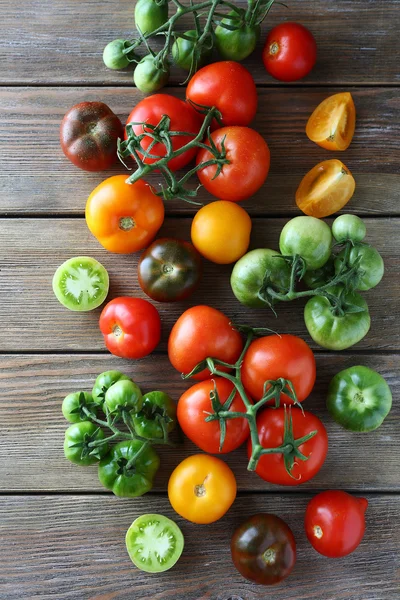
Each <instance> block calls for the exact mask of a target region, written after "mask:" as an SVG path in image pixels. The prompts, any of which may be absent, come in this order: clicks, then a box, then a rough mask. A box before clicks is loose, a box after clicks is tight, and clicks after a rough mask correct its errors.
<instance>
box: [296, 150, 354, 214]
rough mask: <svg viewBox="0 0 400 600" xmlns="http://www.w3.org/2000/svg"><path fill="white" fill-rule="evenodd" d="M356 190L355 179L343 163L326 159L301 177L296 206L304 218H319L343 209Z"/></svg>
mask: <svg viewBox="0 0 400 600" xmlns="http://www.w3.org/2000/svg"><path fill="white" fill-rule="evenodd" d="M355 188H356V182H355V181H354V177H353V175H352V174H351V173H350V171H349V169H348V168H347V167H346V166H345V165H344V164H343V163H342V161H340V160H337V159H336V158H333V159H331V160H325V161H324V162H321V163H318V164H317V165H315V167H314V168H313V169H311V171H309V172H308V173H307V175H306V176H305V177H303V179H302V181H301V183H300V185H299V187H298V188H297V192H296V204H297V206H298V207H299V208H300V210H302V211H303V213H305V214H306V215H310V216H311V217H317V218H318V219H322V218H323V217H328V216H329V215H333V213H335V212H337V211H338V210H340V209H341V208H343V206H345V204H347V202H348V201H349V200H350V198H351V197H352V195H353V194H354V190H355Z"/></svg>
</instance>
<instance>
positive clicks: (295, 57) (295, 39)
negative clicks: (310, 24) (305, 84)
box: [262, 23, 317, 81]
mask: <svg viewBox="0 0 400 600" xmlns="http://www.w3.org/2000/svg"><path fill="white" fill-rule="evenodd" d="M262 56H263V61H264V66H265V68H266V69H267V71H268V73H269V74H270V75H272V77H275V79H279V80H280V81H297V80H298V79H302V78H303V77H305V76H306V75H307V74H308V73H309V72H310V71H311V69H312V68H313V66H314V65H315V61H316V60H317V44H316V42H315V39H314V36H313V34H312V33H311V31H309V30H308V29H307V28H306V27H304V25H300V23H281V24H280V25H277V26H276V27H274V28H273V29H271V31H270V32H269V34H268V36H267V40H266V42H265V46H264V50H263V55H262Z"/></svg>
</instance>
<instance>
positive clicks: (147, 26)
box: [135, 0, 168, 35]
mask: <svg viewBox="0 0 400 600" xmlns="http://www.w3.org/2000/svg"><path fill="white" fill-rule="evenodd" d="M167 21H168V3H167V2H164V3H163V4H162V5H161V6H158V5H157V4H156V3H155V2H154V0H138V2H137V3H136V6H135V24H136V28H137V30H138V31H140V32H141V33H143V35H144V34H146V33H151V32H152V31H155V30H156V29H158V28H159V27H161V25H164V23H166V22H167Z"/></svg>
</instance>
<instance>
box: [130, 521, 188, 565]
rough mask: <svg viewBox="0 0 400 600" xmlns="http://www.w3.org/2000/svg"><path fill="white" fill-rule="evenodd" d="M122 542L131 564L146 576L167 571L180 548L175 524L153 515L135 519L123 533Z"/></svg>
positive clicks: (181, 545)
mask: <svg viewBox="0 0 400 600" xmlns="http://www.w3.org/2000/svg"><path fill="white" fill-rule="evenodd" d="M125 542H126V549H127V550H128V554H129V556H130V558H131V561H132V562H133V564H134V565H136V566H137V567H138V568H139V569H141V570H142V571H146V573H161V572H162V571H168V569H170V568H171V567H173V566H174V564H175V563H176V562H177V560H178V559H179V557H180V555H181V554H182V551H183V546H184V539H183V535H182V532H181V530H180V529H179V527H178V525H177V524H176V523H175V522H174V521H171V519H168V517H164V516H163V515H156V514H146V515H142V516H141V517H138V518H137V519H135V521H133V523H132V525H131V526H130V527H129V529H128V531H127V532H126V538H125Z"/></svg>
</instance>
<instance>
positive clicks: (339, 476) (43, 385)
mask: <svg viewBox="0 0 400 600" xmlns="http://www.w3.org/2000/svg"><path fill="white" fill-rule="evenodd" d="M356 364H362V365H365V366H368V367H370V368H373V369H376V370H377V371H379V372H380V373H381V374H382V375H383V377H385V378H386V380H387V381H388V383H389V385H390V386H391V389H392V393H393V399H394V403H393V408H392V411H391V413H390V414H389V416H388V417H387V419H386V420H385V422H384V424H383V425H382V426H381V427H380V428H379V429H378V430H376V431H375V432H370V433H368V434H355V433H352V432H349V431H345V430H344V429H342V428H341V427H339V425H337V424H336V423H335V422H334V421H333V420H332V418H331V417H330V415H329V413H328V411H327V409H326V406H325V399H326V393H327V388H328V384H329V381H330V380H331V378H332V377H333V376H334V375H335V374H336V373H338V372H339V371H341V370H342V369H344V368H347V367H349V366H352V365H356ZM108 369H119V370H121V371H122V372H124V373H126V374H128V375H130V376H131V377H132V378H133V379H134V380H135V381H136V382H137V383H138V384H139V385H140V387H141V389H142V390H143V391H151V390H154V389H161V390H164V391H166V392H167V393H169V394H171V396H172V397H173V398H174V399H175V400H178V399H179V397H180V395H181V394H182V393H183V391H184V390H186V389H188V388H189V387H190V385H192V384H191V382H188V381H182V379H181V378H180V376H179V373H177V372H176V371H175V370H174V369H173V367H172V366H171V365H170V363H169V361H168V359H167V357H166V356H165V355H156V356H155V355H153V356H150V357H147V358H145V359H143V360H142V361H140V362H131V361H126V360H121V359H117V358H115V357H108V356H93V355H86V354H85V355H79V356H77V355H63V356H54V355H51V354H46V355H43V356H26V355H25V356H18V355H17V356H2V357H0V386H1V390H2V393H1V396H0V414H1V423H2V434H1V437H0V455H1V456H2V460H1V461H0V491H3V492H9V491H24V492H28V491H42V492H43V491H49V490H50V491H63V490H64V491H71V492H72V491H93V490H94V491H103V492H104V491H105V490H104V488H103V487H102V486H101V485H100V483H99V481H98V479H97V469H96V467H89V468H80V467H77V466H75V465H72V464H71V463H69V462H68V461H67V460H66V459H65V458H64V455H63V438H64V431H65V429H66V428H67V426H68V424H67V422H66V421H65V420H64V418H63V416H62V414H61V403H62V400H63V398H64V396H66V395H67V394H69V393H71V392H74V391H78V390H90V389H91V388H92V386H93V382H94V379H95V378H96V377H97V375H98V374H99V373H101V372H102V371H105V370H108ZM399 374H400V358H399V355H396V356H379V355H359V356H356V357H354V356H353V357H352V356H338V355H332V354H319V355H317V382H316V385H315V388H314V390H313V392H312V393H311V395H310V397H309V398H308V399H307V400H306V401H305V403H304V407H305V409H306V410H310V411H311V412H315V413H316V414H317V415H318V416H319V417H320V418H321V419H322V421H323V423H324V424H325V426H326V428H327V431H328V436H329V452H328V457H327V460H326V462H325V464H324V466H323V468H322V470H321V471H320V473H319V474H318V475H317V476H316V477H315V478H314V479H313V480H311V481H310V482H308V483H305V484H302V485H301V486H300V488H296V490H297V491H299V490H304V489H313V490H315V489H322V488H324V489H331V488H341V489H343V488H344V489H352V490H359V491H366V490H372V491H375V490H377V491H383V490H386V491H390V490H391V491H394V490H398V491H400V467H399V462H398V456H397V450H396V448H398V446H399V443H400V433H399V428H398V421H399V416H400V407H399V403H398V402H397V401H396V399H397V398H398V397H399V394H400V379H399ZM196 452H200V450H199V449H198V448H196V447H195V446H194V445H193V444H192V443H190V442H189V440H188V439H185V442H184V446H183V447H182V446H180V447H178V448H176V449H172V448H160V456H161V468H160V471H159V473H158V474H157V477H156V481H155V489H156V490H158V491H166V488H167V482H168V479H169V476H170V474H171V472H172V470H173V468H174V467H175V466H176V465H177V464H178V463H179V462H180V461H181V460H182V459H183V458H184V457H186V456H187V455H189V454H194V453H196ZM223 458H224V460H226V461H227V463H228V464H229V465H230V466H231V468H232V469H233V471H234V473H235V475H236V478H237V482H238V487H239V489H240V490H258V491H265V490H268V491H273V490H276V489H279V488H277V486H274V485H271V484H268V483H266V482H264V481H263V480H261V479H260V478H259V477H258V476H257V475H255V474H253V473H249V472H248V471H247V470H246V466H247V457H246V452H245V448H240V449H239V450H237V451H236V452H234V453H231V454H228V455H225V456H224V457H223ZM285 489H286V491H288V488H285ZM149 506H150V505H149Z"/></svg>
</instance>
